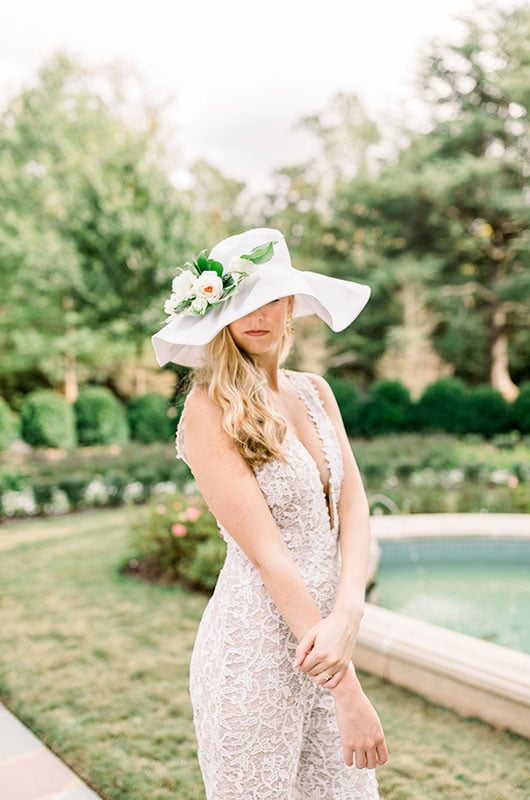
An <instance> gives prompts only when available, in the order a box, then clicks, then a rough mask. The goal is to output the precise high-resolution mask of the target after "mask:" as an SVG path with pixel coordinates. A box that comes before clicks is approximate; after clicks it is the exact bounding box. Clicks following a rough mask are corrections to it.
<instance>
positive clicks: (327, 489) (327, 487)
mask: <svg viewBox="0 0 530 800" xmlns="http://www.w3.org/2000/svg"><path fill="white" fill-rule="evenodd" d="M282 374H283V375H285V376H286V377H287V380H288V381H289V383H290V385H291V386H292V387H293V389H294V391H295V392H296V396H297V397H298V399H299V400H300V401H301V402H302V404H303V405H304V407H305V410H306V414H307V416H308V418H309V422H310V424H312V425H313V427H314V429H315V431H316V434H317V437H318V439H319V440H320V449H321V453H322V455H323V456H324V462H325V464H326V466H327V481H326V483H325V484H324V481H323V480H322V473H321V472H320V467H319V465H318V462H317V460H316V459H315V457H314V456H313V454H312V452H311V451H310V450H309V448H308V447H307V446H306V445H305V444H304V443H303V441H302V440H301V439H300V437H299V436H297V435H296V432H295V431H294V430H293V428H292V427H291V426H290V425H289V423H288V421H287V419H285V417H284V419H285V424H286V425H287V432H288V433H289V434H290V436H292V438H293V439H295V440H296V441H297V442H298V444H299V445H300V446H301V447H303V449H304V450H305V452H306V453H307V455H308V456H309V458H310V459H311V461H312V462H313V464H314V465H315V469H316V471H317V474H318V479H319V483H320V486H321V488H322V494H323V496H324V500H325V502H326V506H327V510H328V516H329V518H330V524H331V523H332V519H331V477H332V476H331V469H332V467H331V462H330V459H329V455H328V452H327V449H326V441H325V438H324V436H323V434H322V431H321V430H320V426H319V424H318V420H317V418H316V415H315V413H314V410H313V409H312V408H311V406H310V404H309V403H308V401H307V399H306V398H305V397H304V395H303V393H302V392H301V391H300V390H299V388H298V387H297V385H296V383H295V381H293V380H291V376H290V374H289V370H285V369H282ZM300 374H303V373H300ZM304 378H306V379H307V380H308V381H310V382H311V385H312V386H313V388H314V390H315V391H317V392H318V389H317V387H316V386H315V385H314V384H313V382H312V381H311V378H307V376H305V375H304ZM324 413H327V412H326V411H325V409H324ZM328 419H329V415H328Z"/></svg>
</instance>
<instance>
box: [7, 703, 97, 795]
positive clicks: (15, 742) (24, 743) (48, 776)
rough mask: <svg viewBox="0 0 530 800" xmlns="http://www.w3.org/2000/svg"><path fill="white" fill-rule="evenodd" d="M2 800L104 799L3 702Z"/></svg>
mask: <svg viewBox="0 0 530 800" xmlns="http://www.w3.org/2000/svg"><path fill="white" fill-rule="evenodd" d="M0 797H1V798H2V800H101V798H100V797H99V795H97V794H96V793H95V792H94V791H92V789H89V788H88V786H87V785H86V784H85V783H83V781H82V780H81V778H79V776H78V775H76V773H75V772H73V771H72V770H71V769H70V768H69V767H67V766H66V764H64V763H63V762H62V761H61V760H60V759H59V758H58V757H57V756H56V755H54V753H52V752H51V750H48V748H47V747H46V746H45V745H44V744H43V743H42V742H41V741H40V739H37V737H36V736H35V735H34V734H33V733H31V731H30V730H28V728H26V726H25V725H23V724H22V722H20V720H19V719H18V718H17V717H15V715H14V714H12V713H11V712H10V711H8V710H7V708H6V707H5V706H3V705H2V704H1V703H0Z"/></svg>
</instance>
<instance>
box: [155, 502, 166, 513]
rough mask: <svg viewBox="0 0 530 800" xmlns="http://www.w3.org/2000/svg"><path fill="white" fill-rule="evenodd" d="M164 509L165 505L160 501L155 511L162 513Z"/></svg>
mask: <svg viewBox="0 0 530 800" xmlns="http://www.w3.org/2000/svg"><path fill="white" fill-rule="evenodd" d="M165 510H166V507H165V505H163V504H162V503H159V504H158V505H157V506H156V511H157V513H158V514H163V513H164V511H165Z"/></svg>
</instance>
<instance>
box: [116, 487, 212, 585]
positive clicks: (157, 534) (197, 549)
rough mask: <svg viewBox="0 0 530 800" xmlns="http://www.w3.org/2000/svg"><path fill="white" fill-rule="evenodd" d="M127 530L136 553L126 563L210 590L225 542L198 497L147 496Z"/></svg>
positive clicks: (168, 578)
mask: <svg viewBox="0 0 530 800" xmlns="http://www.w3.org/2000/svg"><path fill="white" fill-rule="evenodd" d="M130 530H131V538H132V546H133V549H134V551H135V553H136V558H135V559H133V560H132V562H129V564H130V565H131V564H134V563H136V564H137V565H138V567H139V571H140V572H144V573H145V574H146V575H148V576H149V577H150V578H159V579H164V580H172V581H174V580H179V579H180V580H183V581H184V582H185V583H187V584H188V585H190V586H191V587H193V588H197V589H203V590H206V591H211V590H212V589H213V587H214V586H215V582H216V581H217V576H218V574H219V570H220V569H221V566H222V564H223V560H224V555H225V552H226V545H225V543H224V541H223V539H222V538H221V536H220V534H219V529H218V526H217V522H216V520H215V517H214V516H213V514H211V513H210V511H209V510H208V508H207V506H206V504H205V502H204V500H203V499H202V498H201V497H200V496H187V495H184V494H172V495H160V496H157V497H151V498H150V499H149V500H148V502H147V503H146V504H145V505H144V506H142V507H140V508H136V509H135V513H134V516H132V517H131V521H130ZM138 567H137V568H138Z"/></svg>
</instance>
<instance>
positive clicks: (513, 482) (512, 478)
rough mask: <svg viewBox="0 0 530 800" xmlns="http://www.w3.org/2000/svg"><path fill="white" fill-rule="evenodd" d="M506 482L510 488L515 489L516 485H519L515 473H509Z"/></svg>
mask: <svg viewBox="0 0 530 800" xmlns="http://www.w3.org/2000/svg"><path fill="white" fill-rule="evenodd" d="M506 484H507V486H509V487H510V489H516V488H517V486H519V480H518V478H517V475H510V476H509V477H508V480H507V481H506Z"/></svg>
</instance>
